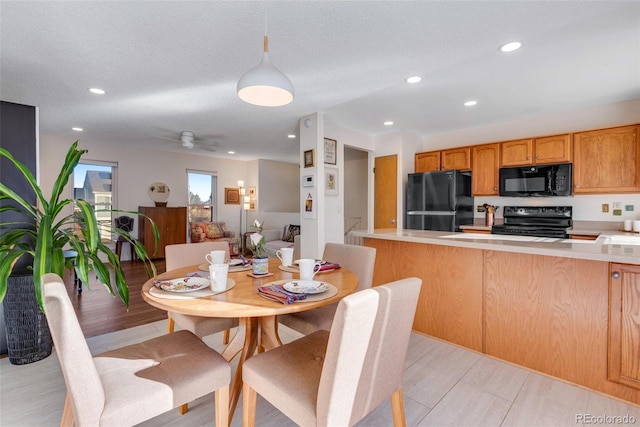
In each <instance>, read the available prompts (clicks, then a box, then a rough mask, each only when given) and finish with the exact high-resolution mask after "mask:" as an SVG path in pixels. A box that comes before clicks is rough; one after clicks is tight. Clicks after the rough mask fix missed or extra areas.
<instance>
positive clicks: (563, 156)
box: [533, 134, 573, 164]
mask: <svg viewBox="0 0 640 427" xmlns="http://www.w3.org/2000/svg"><path fill="white" fill-rule="evenodd" d="M533 154H534V162H535V163H536V164H544V163H567V162H570V161H571V160H572V159H573V156H572V155H571V154H572V153H571V135H570V134H565V135H555V136H547V137H544V138H536V139H535V140H534V153H533Z"/></svg>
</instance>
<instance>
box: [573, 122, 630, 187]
mask: <svg viewBox="0 0 640 427" xmlns="http://www.w3.org/2000/svg"><path fill="white" fill-rule="evenodd" d="M639 132H640V126H622V127H618V128H611V129H602V130H596V131H591V132H581V133H576V134H574V136H573V155H574V159H575V160H574V162H573V192H574V193H575V194H590V193H591V194H597V193H600V194H602V193H631V192H633V193H635V192H638V191H640V138H639V136H638V133H639Z"/></svg>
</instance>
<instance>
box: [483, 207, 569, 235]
mask: <svg viewBox="0 0 640 427" xmlns="http://www.w3.org/2000/svg"><path fill="white" fill-rule="evenodd" d="M571 216H572V208H571V206H505V208H504V224H502V225H494V226H493V227H492V228H491V233H493V234H516V235H525V236H537V237H557V238H565V239H566V238H567V237H569V235H568V234H567V229H568V228H569V227H571V225H572V219H571Z"/></svg>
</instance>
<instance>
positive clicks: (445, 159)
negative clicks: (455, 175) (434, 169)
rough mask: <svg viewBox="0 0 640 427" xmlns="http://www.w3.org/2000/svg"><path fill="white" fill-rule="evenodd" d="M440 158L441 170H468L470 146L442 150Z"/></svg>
mask: <svg viewBox="0 0 640 427" xmlns="http://www.w3.org/2000/svg"><path fill="white" fill-rule="evenodd" d="M440 158H441V160H442V170H443V171H447V170H461V171H468V170H470V169H471V147H461V148H453V149H451V150H443V151H442V152H441V154H440Z"/></svg>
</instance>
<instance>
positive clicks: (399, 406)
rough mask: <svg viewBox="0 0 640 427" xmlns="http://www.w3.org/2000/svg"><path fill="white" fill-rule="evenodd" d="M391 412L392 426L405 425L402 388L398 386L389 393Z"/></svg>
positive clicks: (402, 426) (401, 426) (400, 426)
mask: <svg viewBox="0 0 640 427" xmlns="http://www.w3.org/2000/svg"><path fill="white" fill-rule="evenodd" d="M391 412H392V413H393V425H394V427H406V425H407V420H406V419H405V416H404V400H403V398H402V388H399V389H398V390H396V391H395V392H394V393H393V394H392V395H391Z"/></svg>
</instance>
